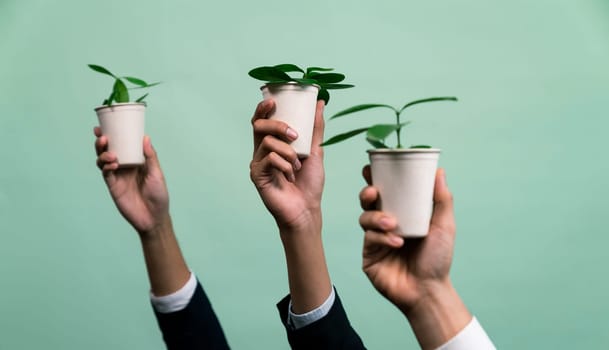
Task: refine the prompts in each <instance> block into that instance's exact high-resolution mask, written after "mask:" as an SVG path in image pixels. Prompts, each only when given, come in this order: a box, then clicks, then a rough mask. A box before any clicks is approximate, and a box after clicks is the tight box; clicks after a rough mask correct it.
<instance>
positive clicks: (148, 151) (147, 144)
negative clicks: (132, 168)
mask: <svg viewBox="0 0 609 350" xmlns="http://www.w3.org/2000/svg"><path fill="white" fill-rule="evenodd" d="M144 158H145V161H146V167H147V168H148V169H158V170H160V169H161V164H160V163H159V158H158V156H157V154H156V151H155V150H154V147H152V142H151V141H150V136H148V135H146V136H144Z"/></svg>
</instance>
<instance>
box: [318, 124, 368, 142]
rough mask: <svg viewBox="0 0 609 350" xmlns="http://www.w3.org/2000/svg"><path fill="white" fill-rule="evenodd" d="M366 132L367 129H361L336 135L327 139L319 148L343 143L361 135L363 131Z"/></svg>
mask: <svg viewBox="0 0 609 350" xmlns="http://www.w3.org/2000/svg"><path fill="white" fill-rule="evenodd" d="M366 130H368V128H361V129H355V130H351V131H347V132H345V133H342V134H338V135H336V136H333V137H331V138H329V139H328V140H326V141H325V142H324V143H322V144H321V146H328V145H332V144H335V143H338V142H341V141H344V140H346V139H348V138H351V137H353V136H355V135H359V134H361V133H363V132H364V131H366Z"/></svg>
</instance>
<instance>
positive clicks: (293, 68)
mask: <svg viewBox="0 0 609 350" xmlns="http://www.w3.org/2000/svg"><path fill="white" fill-rule="evenodd" d="M274 67H275V68H277V69H279V70H280V71H282V72H284V73H288V72H300V73H304V71H303V70H302V68H300V67H298V66H297V65H295V64H289V63H286V64H278V65H276V66H274Z"/></svg>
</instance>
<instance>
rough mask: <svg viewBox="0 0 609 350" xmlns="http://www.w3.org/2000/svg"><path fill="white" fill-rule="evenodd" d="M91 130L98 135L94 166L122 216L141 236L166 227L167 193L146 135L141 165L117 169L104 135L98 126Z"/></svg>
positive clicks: (167, 211) (155, 156) (117, 166)
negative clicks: (100, 172) (100, 171)
mask: <svg viewBox="0 0 609 350" xmlns="http://www.w3.org/2000/svg"><path fill="white" fill-rule="evenodd" d="M93 131H94V134H95V136H96V137H97V139H96V141H95V150H96V152H97V156H98V158H97V166H98V167H99V168H100V169H101V170H102V174H103V177H104V180H105V182H106V185H107V186H108V190H109V191H110V195H111V196H112V199H113V200H114V203H115V204H116V207H117V208H118V210H119V212H120V213H121V215H122V216H123V217H124V218H125V219H126V220H127V221H128V222H129V223H130V224H131V225H132V226H133V228H135V230H136V231H137V232H138V233H139V234H140V236H141V237H146V236H148V235H150V234H153V233H154V232H155V231H157V230H158V229H160V228H161V227H164V226H167V224H168V223H170V218H169V194H168V193H167V186H166V185H165V178H164V177H163V172H162V171H161V167H160V164H159V160H158V158H157V155H156V152H155V151H154V149H153V147H152V144H151V143H150V138H149V137H148V136H146V137H144V140H143V142H144V157H145V163H144V164H143V165H141V166H138V167H130V168H119V165H118V162H117V159H116V155H115V154H113V153H111V152H109V151H108V150H107V149H108V139H107V138H106V136H104V135H102V133H101V129H100V128H99V127H95V129H94V130H93Z"/></svg>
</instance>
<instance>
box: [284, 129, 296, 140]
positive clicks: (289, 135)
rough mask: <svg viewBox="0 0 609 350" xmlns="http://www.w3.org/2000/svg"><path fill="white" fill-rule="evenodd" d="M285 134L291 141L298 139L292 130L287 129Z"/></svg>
mask: <svg viewBox="0 0 609 350" xmlns="http://www.w3.org/2000/svg"><path fill="white" fill-rule="evenodd" d="M285 133H286V135H288V137H289V138H290V139H292V140H296V139H297V138H298V133H296V131H294V130H293V129H292V128H288V130H286V131H285Z"/></svg>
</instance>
